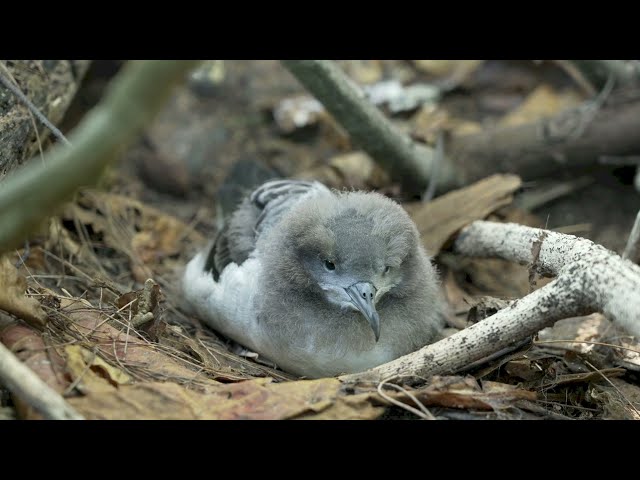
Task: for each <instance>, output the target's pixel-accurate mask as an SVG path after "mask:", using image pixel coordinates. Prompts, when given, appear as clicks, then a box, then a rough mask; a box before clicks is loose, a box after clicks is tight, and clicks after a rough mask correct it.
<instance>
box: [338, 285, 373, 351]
mask: <svg viewBox="0 0 640 480" xmlns="http://www.w3.org/2000/svg"><path fill="white" fill-rule="evenodd" d="M345 290H346V291H347V293H348V294H349V297H350V298H351V301H352V303H353V305H354V306H355V307H356V308H357V309H358V310H359V311H360V313H362V315H364V318H366V319H367V321H368V322H369V325H371V328H372V329H373V334H374V335H375V337H376V342H377V341H378V339H379V338H380V316H379V315H378V312H376V306H375V304H374V303H373V299H374V298H375V296H376V287H374V286H373V284H371V283H369V282H358V283H354V284H353V285H351V286H350V287H348V288H345Z"/></svg>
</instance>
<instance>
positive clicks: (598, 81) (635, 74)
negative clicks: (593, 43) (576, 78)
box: [569, 60, 640, 87]
mask: <svg viewBox="0 0 640 480" xmlns="http://www.w3.org/2000/svg"><path fill="white" fill-rule="evenodd" d="M569 61H570V62H571V63H573V64H574V65H575V66H576V67H577V68H578V69H579V70H580V71H581V72H582V74H583V75H584V76H585V77H587V78H588V79H589V81H591V83H593V84H594V85H596V86H597V87H602V86H603V85H604V84H605V83H606V82H607V80H608V79H609V77H611V78H613V80H614V81H615V84H616V85H626V84H629V83H632V82H637V81H638V80H639V79H640V66H639V64H638V62H637V60H631V61H625V60H569Z"/></svg>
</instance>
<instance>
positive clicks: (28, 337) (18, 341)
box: [0, 324, 71, 419]
mask: <svg viewBox="0 0 640 480" xmlns="http://www.w3.org/2000/svg"><path fill="white" fill-rule="evenodd" d="M0 341H1V342H2V343H3V344H4V345H6V347H7V348H8V349H10V350H11V351H12V352H13V353H14V354H15V355H16V357H18V358H19V359H20V360H21V361H22V362H23V363H24V364H25V365H26V366H27V367H29V368H30V369H31V370H33V371H34V372H35V373H36V374H37V375H38V376H39V377H40V378H41V379H42V380H43V381H44V382H45V383H46V384H47V385H49V386H50V387H51V388H53V389H54V390H56V391H57V392H60V393H62V392H63V391H64V390H65V389H66V388H67V387H68V386H69V384H70V383H71V379H70V378H69V377H68V375H67V374H66V372H65V361H64V359H63V358H62V357H61V356H60V355H58V353H57V352H56V350H55V349H54V348H50V346H48V345H47V344H45V342H44V340H43V339H42V336H41V335H40V333H39V332H37V331H36V330H34V329H32V328H30V327H27V326H25V325H20V324H14V325H11V326H9V327H7V328H5V329H4V330H2V332H0ZM13 403H14V404H15V406H16V411H17V412H18V415H19V417H20V418H25V419H26V418H33V419H36V418H42V416H41V415H40V414H38V413H36V412H35V410H33V409H32V408H31V407H29V406H28V405H27V404H26V403H24V402H22V400H20V398H18V397H16V396H15V395H14V396H13Z"/></svg>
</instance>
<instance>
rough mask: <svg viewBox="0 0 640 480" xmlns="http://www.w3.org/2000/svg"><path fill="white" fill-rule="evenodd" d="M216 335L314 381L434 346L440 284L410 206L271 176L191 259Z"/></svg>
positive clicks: (199, 300) (189, 278)
mask: <svg viewBox="0 0 640 480" xmlns="http://www.w3.org/2000/svg"><path fill="white" fill-rule="evenodd" d="M183 291H184V295H185V300H186V301H187V303H188V305H189V306H190V307H191V309H192V311H193V312H194V313H195V314H196V315H197V316H199V318H200V319H202V320H203V321H205V322H206V323H208V324H209V325H210V326H211V327H213V329H215V330H216V331H219V332H221V333H223V334H224V335H226V336H227V337H229V338H231V339H233V340H235V341H237V342H238V343H240V344H242V345H244V346H245V347H248V348H250V349H252V350H254V351H256V352H257V353H259V354H260V355H262V356H264V357H266V358H267V359H269V360H271V361H273V362H275V363H276V364H277V365H278V366H279V367H281V368H282V369H284V370H286V371H289V372H292V373H296V374H298V375H303V376H307V377H323V376H332V375H337V374H341V373H354V372H358V371H362V370H366V369H368V368H371V367H374V366H376V365H379V364H382V363H385V362H388V361H390V360H393V359H395V358H397V357H399V356H402V355H405V354H407V353H410V352H412V351H414V350H417V349H418V348H420V347H422V346H424V345H426V344H428V343H430V342H432V341H434V340H435V338H436V336H437V335H438V333H439V332H440V330H441V328H442V326H443V324H444V315H443V310H444V305H443V302H442V300H441V297H440V295H439V289H438V277H437V273H436V271H435V269H434V267H433V266H432V264H431V261H430V258H429V257H428V255H427V253H426V252H425V250H424V248H423V247H422V244H421V242H420V237H419V235H418V231H417V229H416V227H415V225H414V223H413V221H412V220H411V219H410V218H409V216H408V215H407V213H406V212H405V211H404V209H403V208H402V207H401V206H400V205H398V204H397V203H396V202H394V201H392V200H390V199H388V198H386V197H384V196H382V195H380V194H377V193H365V192H332V191H330V190H329V189H328V188H326V187H325V186H324V185H322V184H320V183H317V182H313V183H310V182H300V181H287V180H280V181H272V182H267V183H265V184H263V185H262V186H260V187H259V188H258V189H256V190H255V191H254V192H253V193H252V194H251V195H250V197H249V198H247V199H245V200H244V202H243V203H242V204H241V205H240V206H239V207H238V209H237V210H236V211H235V212H234V214H233V215H232V217H231V219H230V221H229V223H228V224H227V227H226V228H225V229H224V230H222V231H221V233H220V234H219V235H218V237H217V239H216V240H215V242H213V244H212V245H211V246H210V247H209V248H208V249H207V250H205V251H203V252H201V253H199V254H198V255H197V256H196V257H195V258H193V260H191V262H189V264H188V265H187V268H186V270H185V273H184V277H183Z"/></svg>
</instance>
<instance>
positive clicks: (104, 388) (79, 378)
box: [64, 345, 132, 393]
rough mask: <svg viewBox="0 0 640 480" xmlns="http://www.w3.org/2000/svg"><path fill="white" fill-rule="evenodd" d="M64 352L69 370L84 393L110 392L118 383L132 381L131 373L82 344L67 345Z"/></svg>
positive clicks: (123, 383)
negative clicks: (108, 361) (116, 366)
mask: <svg viewBox="0 0 640 480" xmlns="http://www.w3.org/2000/svg"><path fill="white" fill-rule="evenodd" d="M64 352H65V355H66V357H67V371H68V372H69V374H70V375H71V377H72V378H73V381H74V382H75V384H76V385H75V386H76V388H77V389H78V390H80V391H81V392H82V393H88V392H109V391H111V390H113V389H114V388H115V386H117V385H125V384H129V383H132V378H131V377H130V376H129V375H127V374H126V373H124V372H123V371H122V370H120V369H118V368H115V367H113V366H111V365H109V364H108V363H107V362H105V361H104V360H103V359H102V358H100V357H99V356H98V354H97V353H96V352H92V351H90V350H87V349H86V348H84V347H81V346H80V345H67V346H65V347H64Z"/></svg>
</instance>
